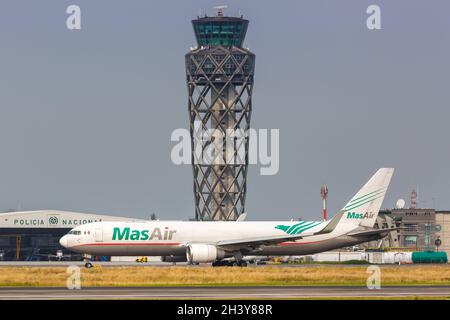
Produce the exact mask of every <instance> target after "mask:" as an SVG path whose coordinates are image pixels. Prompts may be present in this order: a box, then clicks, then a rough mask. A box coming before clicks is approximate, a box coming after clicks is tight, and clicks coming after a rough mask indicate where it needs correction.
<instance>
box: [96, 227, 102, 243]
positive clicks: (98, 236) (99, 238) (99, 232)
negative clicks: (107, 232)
mask: <svg viewBox="0 0 450 320" xmlns="http://www.w3.org/2000/svg"><path fill="white" fill-rule="evenodd" d="M95 242H103V230H102V229H95Z"/></svg>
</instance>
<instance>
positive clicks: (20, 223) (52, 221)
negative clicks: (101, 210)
mask: <svg viewBox="0 0 450 320" xmlns="http://www.w3.org/2000/svg"><path fill="white" fill-rule="evenodd" d="M98 221H145V220H143V219H135V218H130V217H117V216H108V215H98V214H92V213H80V212H71V211H59V210H37V211H20V212H5V213H0V228H67V229H71V228H75V227H76V226H79V225H82V224H86V223H91V222H98Z"/></svg>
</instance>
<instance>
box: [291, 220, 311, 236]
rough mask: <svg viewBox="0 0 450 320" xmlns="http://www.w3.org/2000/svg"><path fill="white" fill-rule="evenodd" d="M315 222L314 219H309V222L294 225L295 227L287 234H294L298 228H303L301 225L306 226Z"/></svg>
mask: <svg viewBox="0 0 450 320" xmlns="http://www.w3.org/2000/svg"><path fill="white" fill-rule="evenodd" d="M314 223H315V221H309V222H306V223H304V224H302V225H298V224H297V225H295V228H293V229H292V230H291V231H290V232H289V234H296V233H297V230H298V229H301V228H303V227H308V226H310V225H312V224H314Z"/></svg>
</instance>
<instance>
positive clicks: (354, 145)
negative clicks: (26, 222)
mask: <svg viewBox="0 0 450 320" xmlns="http://www.w3.org/2000/svg"><path fill="white" fill-rule="evenodd" d="M70 4H77V5H79V6H80V7H81V10H82V29H81V30H79V31H69V30H67V28H66V18H67V14H66V13H65V11H66V8H67V6H68V5H70ZM218 4H227V5H228V7H229V9H228V10H227V11H226V13H227V14H229V15H237V14H238V13H239V11H241V12H242V13H243V14H244V16H245V18H247V19H249V20H250V25H249V29H248V33H247V37H246V41H245V46H246V47H249V48H250V50H252V51H253V52H254V53H255V54H256V75H255V87H254V92H253V98H254V100H253V114H252V120H251V121H252V122H251V124H252V127H254V128H279V129H280V170H279V173H278V174H277V175H274V176H261V175H260V174H259V167H258V166H251V167H250V170H249V176H248V194H247V208H246V209H247V212H248V219H251V220H268V219H271V220H280V219H290V218H298V217H303V218H305V219H319V218H320V216H321V199H320V193H319V190H320V185H321V184H322V183H323V182H326V183H327V184H328V186H329V190H330V193H329V209H330V211H331V212H332V213H334V212H336V211H337V210H339V209H340V208H341V207H342V206H343V205H344V204H345V203H346V201H348V200H349V199H350V198H351V197H352V196H353V194H354V193H355V192H356V191H357V190H358V189H359V188H360V187H361V185H362V184H364V183H365V181H366V180H367V179H368V178H369V177H370V176H371V175H372V174H373V173H374V172H375V171H376V170H377V169H378V168H379V167H382V166H392V167H395V168H396V172H395V174H394V178H393V180H392V183H391V188H390V189H389V191H388V195H387V197H386V199H385V202H384V207H392V206H393V205H394V204H395V202H396V200H397V199H399V198H405V199H406V200H407V201H406V202H407V204H408V205H409V193H410V191H411V189H412V188H413V187H415V186H418V187H419V205H420V206H423V207H432V206H433V203H435V206H436V208H437V209H450V169H449V166H450V142H449V137H450V134H449V133H450V130H449V127H448V126H449V122H450V104H449V101H450V86H449V85H450V19H449V16H448V15H449V12H450V1H448V0H434V1H431V2H430V1H426V0H421V1H418V0H402V1H400V0H397V1H381V0H372V1H366V0H342V1H335V0H327V1H325V0H322V1H317V0H310V1H298V0H293V1H261V0H258V1H256V0H254V1H206V0H204V1H166V0H164V1H163V0H160V1H144V0H142V1H137V0H136V1H124V0H123V1H111V0H108V1H106V0H102V1H100V0H98V1H87V0H71V1H61V0H60V1H56V0H54V1H50V0H40V1H22V0H2V1H1V2H0V150H1V155H0V210H8V209H15V210H34V209H57V210H71V211H79V212H93V213H99V214H111V215H121V216H131V217H148V216H149V215H150V214H151V213H153V212H155V213H156V214H157V216H158V217H159V218H162V219H187V218H191V217H193V215H194V197H193V190H192V185H193V183H192V169H191V167H190V166H189V165H185V166H175V165H174V164H172V162H171V160H170V151H171V148H172V147H173V143H171V142H170V134H171V132H172V131H173V130H174V129H176V128H187V127H188V112H187V90H186V84H185V71H184V54H185V53H187V52H188V50H189V47H190V46H192V45H194V44H195V39H194V33H193V31H192V27H191V23H190V20H191V19H193V18H195V17H196V16H197V14H198V13H199V10H200V9H202V12H205V11H207V12H209V13H210V14H213V13H214V10H213V9H212V7H213V6H214V5H218ZM370 4H378V5H380V7H381V19H382V20H381V21H382V30H376V31H369V30H368V29H367V27H366V18H367V14H366V8H367V7H368V5H370Z"/></svg>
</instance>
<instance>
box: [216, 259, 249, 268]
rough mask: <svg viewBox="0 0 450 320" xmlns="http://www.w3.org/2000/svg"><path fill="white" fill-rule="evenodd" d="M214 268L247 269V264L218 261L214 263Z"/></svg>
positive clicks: (234, 261)
mask: <svg viewBox="0 0 450 320" xmlns="http://www.w3.org/2000/svg"><path fill="white" fill-rule="evenodd" d="M212 266H213V267H237V266H239V267H246V266H247V262H245V261H242V260H239V261H237V260H217V261H214V262H213V263H212Z"/></svg>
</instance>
